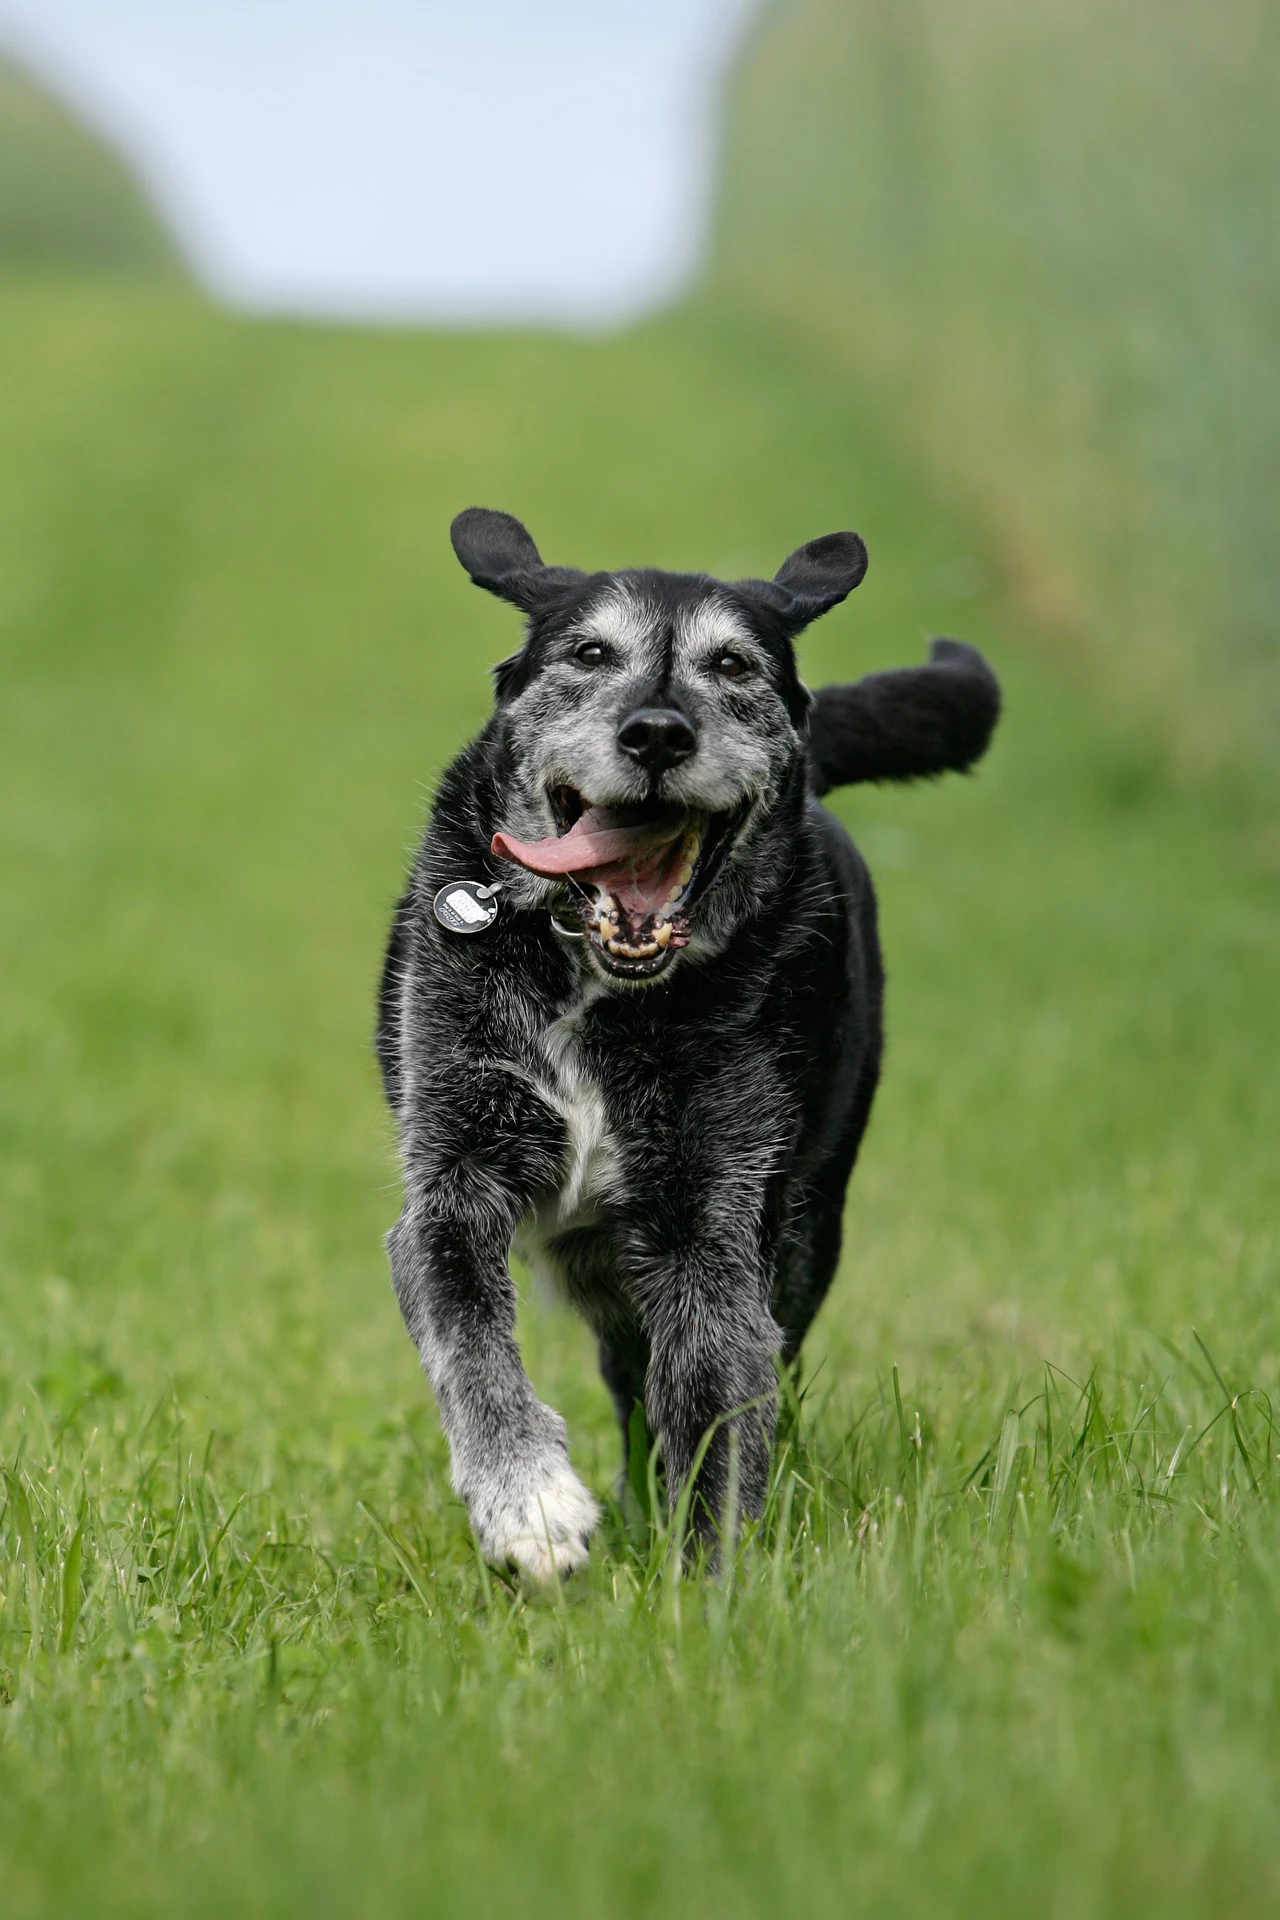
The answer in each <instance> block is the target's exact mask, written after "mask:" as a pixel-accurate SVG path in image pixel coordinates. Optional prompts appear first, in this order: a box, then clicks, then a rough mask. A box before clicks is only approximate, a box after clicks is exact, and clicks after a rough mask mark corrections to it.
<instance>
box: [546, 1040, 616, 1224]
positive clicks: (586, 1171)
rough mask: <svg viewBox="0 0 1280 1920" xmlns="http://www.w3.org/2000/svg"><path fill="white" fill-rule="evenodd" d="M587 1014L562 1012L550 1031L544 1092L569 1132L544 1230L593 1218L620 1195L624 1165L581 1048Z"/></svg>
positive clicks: (599, 1092)
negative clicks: (605, 1203)
mask: <svg viewBox="0 0 1280 1920" xmlns="http://www.w3.org/2000/svg"><path fill="white" fill-rule="evenodd" d="M582 1012H583V1010H582V1009H580V1008H576V1009H575V1010H574V1011H573V1012H572V1013H567V1014H564V1015H563V1016H562V1017H561V1018H560V1019H559V1020H555V1021H553V1022H552V1024H551V1025H550V1026H549V1027H548V1028H547V1030H546V1032H545V1033H544V1035H543V1037H542V1051H543V1054H544V1056H545V1058H546V1061H547V1065H548V1067H549V1069H550V1073H549V1075H548V1078H547V1080H546V1081H545V1082H544V1083H543V1086H542V1092H543V1096H544V1098H545V1099H547V1100H548V1101H549V1102H550V1104H551V1105H552V1106H553V1107H554V1108H555V1109H556V1111H557V1113H559V1114H560V1115H561V1117H562V1118H563V1120H564V1123H565V1130H566V1134H567V1142H566V1147H567V1151H566V1155H565V1169H564V1178H563V1180H562V1182H561V1185H560V1188H559V1191H558V1192H557V1193H556V1194H554V1195H552V1196H549V1197H548V1200H547V1201H546V1202H545V1203H544V1205H542V1206H540V1207H539V1209H538V1224H539V1226H541V1227H542V1228H543V1229H544V1231H545V1230H547V1229H550V1230H551V1231H553V1232H555V1231H563V1229H564V1228H566V1227H569V1226H572V1225H574V1224H576V1223H579V1222H581V1221H583V1220H584V1219H586V1218H589V1217H590V1216H591V1215H592V1214H593V1213H594V1212H595V1211H596V1208H597V1207H598V1206H599V1204H600V1203H601V1202H603V1201H607V1200H608V1199H610V1198H611V1197H613V1196H615V1195H617V1194H618V1192H619V1191H620V1189H621V1185H622V1167H621V1163H620V1161H619V1158H618V1153H617V1149H616V1146H615V1144H614V1141H613V1139H612V1138H611V1136H610V1133H609V1118H608V1114H607V1113H606V1111H605V1104H604V1095H603V1094H602V1093H601V1091H600V1088H599V1087H598V1086H597V1084H596V1082H595V1081H594V1080H593V1079H592V1078H591V1076H590V1074H589V1073H588V1071H587V1069H586V1067H585V1065H584V1062H583V1059H582V1054H581V1050H580V1045H579V1035H580V1026H581V1020H582Z"/></svg>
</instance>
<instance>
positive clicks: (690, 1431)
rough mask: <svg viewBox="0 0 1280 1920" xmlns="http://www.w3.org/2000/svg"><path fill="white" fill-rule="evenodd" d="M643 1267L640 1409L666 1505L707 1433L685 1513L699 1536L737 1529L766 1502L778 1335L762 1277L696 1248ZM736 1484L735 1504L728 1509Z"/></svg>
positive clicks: (673, 1497) (685, 1477)
mask: <svg viewBox="0 0 1280 1920" xmlns="http://www.w3.org/2000/svg"><path fill="white" fill-rule="evenodd" d="M650 1272H651V1274H653V1275H654V1278H653V1279H652V1280H651V1282H650V1284H649V1285H648V1286H647V1287H646V1289H645V1292H646V1296H647V1298H646V1303H645V1305H646V1311H645V1313H644V1319H645V1323H646V1330H647V1332H648V1334H649V1340H650V1360H649V1370H648V1376H647V1378H646V1381H645V1412H646V1416H647V1418H648V1422H649V1426H650V1428H651V1429H652V1430H653V1431H654V1432H656V1433H657V1434H659V1435H660V1436H661V1440H662V1456H663V1461H664V1464H665V1466H666V1471H667V1490H668V1502H669V1504H670V1505H671V1506H672V1507H673V1508H674V1506H675V1503H676V1500H677V1498H678V1494H679V1490H680V1489H681V1488H682V1487H683V1486H684V1485H685V1483H686V1482H687V1481H688V1479H689V1475H690V1474H691V1473H692V1471H693V1468H694V1463H695V1461H696V1459H697V1456H698V1450H699V1448H700V1447H701V1446H702V1443H703V1440H704V1437H705V1436H706V1435H707V1434H708V1432H710V1433H711V1437H710V1440H709V1442H708V1444H707V1448H706V1452H705V1455H704V1457H703V1460H702V1464H701V1466H700V1467H699V1469H698V1477H697V1483H696V1486H695V1488H694V1491H693V1500H692V1505H691V1514H692V1519H693V1525H694V1527H695V1529H696V1531H697V1532H698V1534H699V1535H700V1536H701V1537H702V1538H703V1539H706V1540H708V1541H710V1542H714V1541H715V1540H716V1538H717V1536H724V1535H732V1534H734V1533H736V1530H737V1525H738V1521H739V1519H740V1518H742V1517H746V1518H748V1519H753V1518H756V1517H758V1516H759V1514H760V1513H761V1511H762V1510H763V1507H764V1501H765V1495H766V1493H767V1491H768V1485H769V1453H770V1447H771V1445H772V1441H773V1429H774V1423H775V1419H776V1415H777V1387H778V1381H777V1372H776V1369H775V1366H774V1355H775V1354H776V1353H777V1352H778V1350H779V1347H780V1344H781V1336H780V1334H779V1330H778V1328H777V1326H776V1325H775V1323H774V1321H773V1319H772V1317H771V1315H770V1313H769V1311H768V1308H767V1306H766V1305H765V1301H764V1289H763V1286H762V1284H761V1281H760V1278H759V1276H758V1275H757V1274H756V1273H754V1272H753V1271H751V1270H749V1269H744V1270H742V1271H739V1270H737V1268H736V1267H735V1266H734V1265H731V1264H729V1265H727V1264H725V1262H724V1261H723V1259H721V1260H720V1261H716V1260H714V1259H713V1258H712V1257H710V1255H708V1254H706V1253H704V1252H700V1251H698V1250H696V1249H695V1250H692V1251H690V1252H689V1253H688V1254H686V1255H685V1256H684V1257H683V1258H680V1259H676V1260H673V1259H671V1258H670V1257H669V1256H668V1257H667V1258H666V1259H664V1260H659V1261H657V1262H656V1264H655V1266H653V1267H651V1268H650ZM712 1429H714V1431H711V1430H712ZM735 1455H736V1461H735ZM735 1492H736V1500H737V1511H736V1512H734V1513H730V1512H729V1504H730V1500H731V1497H733V1496H734V1495H735Z"/></svg>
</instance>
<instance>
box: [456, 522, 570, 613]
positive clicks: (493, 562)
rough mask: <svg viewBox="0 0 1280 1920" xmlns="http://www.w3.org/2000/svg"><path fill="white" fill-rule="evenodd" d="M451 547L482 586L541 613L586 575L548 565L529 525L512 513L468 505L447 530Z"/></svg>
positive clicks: (513, 604) (526, 608) (527, 610)
mask: <svg viewBox="0 0 1280 1920" xmlns="http://www.w3.org/2000/svg"><path fill="white" fill-rule="evenodd" d="M449 538H450V540H452V542H453V550H454V552H455V553H456V554H457V556H458V558H459V560H461V562H462V564H463V566H464V567H465V568H466V570H467V572H468V573H469V574H470V576H471V578H472V580H474V582H475V584H476V585H477V586H478V587H484V588H485V589H486V591H487V592H489V593H496V594H497V595H498V598H499V599H500V600H509V601H510V602H511V605H512V606H513V607H519V608H520V609H521V611H522V612H523V613H537V612H539V611H540V609H541V608H543V607H544V606H546V605H547V604H548V602H550V601H553V600H555V599H557V598H558V597H559V595H560V593H561V591H562V590H563V589H564V588H565V587H569V586H572V585H573V584H574V583H575V582H576V581H578V580H585V578H586V575H585V574H583V573H579V572H578V570H577V569H576V568H574V567H544V566H543V564H542V556H541V554H540V553H539V552H538V549H537V548H536V547H535V546H534V544H533V541H532V539H531V538H530V536H529V533H528V531H527V529H526V528H524V527H523V526H521V524H520V522H519V521H518V520H517V519H516V518H515V517H514V515H512V514H510V513H498V512H496V511H495V509H494V508H492V507H466V508H464V509H463V511H462V512H461V513H460V514H459V515H458V517H457V519H456V520H455V521H454V523H453V525H452V526H451V527H450V529H449Z"/></svg>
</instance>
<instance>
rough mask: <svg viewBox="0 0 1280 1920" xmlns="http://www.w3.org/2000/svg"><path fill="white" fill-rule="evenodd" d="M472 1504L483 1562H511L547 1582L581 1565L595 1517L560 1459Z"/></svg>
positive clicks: (592, 1504) (591, 1500)
mask: <svg viewBox="0 0 1280 1920" xmlns="http://www.w3.org/2000/svg"><path fill="white" fill-rule="evenodd" d="M479 1504H480V1503H478V1502H476V1503H473V1504H472V1514H471V1519H472V1525H473V1526H474V1528H475V1531H476V1537H477V1539H478V1540H479V1542H480V1547H481V1551H482V1552H483V1554H484V1556H485V1559H486V1560H490V1561H492V1562H493V1564H494V1565H495V1566H502V1565H503V1564H504V1562H506V1561H514V1562H515V1564H516V1566H518V1567H519V1568H520V1569H521V1571H522V1572H524V1573H527V1574H529V1575H530V1577H531V1578H532V1579H534V1580H553V1579H555V1578H556V1576H557V1575H559V1574H566V1573H572V1572H573V1571H574V1570H575V1568H577V1567H580V1566H582V1565H584V1564H585V1562H586V1558H587V1553H588V1551H589V1542H590V1537H591V1534H592V1532H593V1530H594V1528H595V1526H596V1523H597V1521H598V1520H599V1518H600V1508H599V1506H598V1505H597V1503H596V1499H595V1496H594V1495H593V1494H592V1493H590V1492H588V1490H587V1488H586V1487H584V1486H583V1484H582V1482H581V1480H579V1478H578V1476H577V1474H576V1473H575V1472H574V1471H573V1468H572V1467H571V1466H570V1465H569V1462H568V1460H567V1459H566V1458H565V1457H564V1456H563V1455H561V1456H560V1457H559V1458H558V1459H555V1458H553V1459H551V1460H548V1461H546V1462H545V1463H539V1466H538V1468H537V1469H536V1471H535V1472H533V1473H532V1474H530V1475H529V1476H528V1478H527V1479H526V1478H524V1477H523V1476H522V1477H521V1483H520V1485H519V1486H518V1487H513V1488H511V1489H510V1490H506V1489H504V1490H503V1491H502V1492H501V1493H500V1494H498V1495H497V1496H496V1497H494V1498H491V1499H490V1500H488V1501H486V1502H485V1503H484V1508H483V1511H480V1510H477V1509H478V1507H479Z"/></svg>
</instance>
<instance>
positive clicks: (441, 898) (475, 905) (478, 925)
mask: <svg viewBox="0 0 1280 1920" xmlns="http://www.w3.org/2000/svg"><path fill="white" fill-rule="evenodd" d="M501 890H502V882H501V881H500V880H499V881H495V883H494V885H493V886H491V887H482V886H481V885H480V883H479V881H477V880H450V881H449V883H448V885H447V886H443V887H441V889H440V891H439V893H438V894H437V895H436V897H435V900H434V902H433V903H432V904H433V907H434V910H435V916H436V919H437V920H438V921H439V922H440V925H441V926H442V927H447V928H448V929H449V932H450V933H487V932H488V930H489V928H490V927H491V926H492V925H493V923H494V921H495V920H496V919H497V917H498V902H497V899H496V898H495V896H496V895H497V894H498V893H500V892H501Z"/></svg>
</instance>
